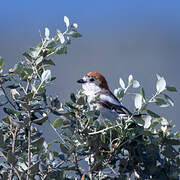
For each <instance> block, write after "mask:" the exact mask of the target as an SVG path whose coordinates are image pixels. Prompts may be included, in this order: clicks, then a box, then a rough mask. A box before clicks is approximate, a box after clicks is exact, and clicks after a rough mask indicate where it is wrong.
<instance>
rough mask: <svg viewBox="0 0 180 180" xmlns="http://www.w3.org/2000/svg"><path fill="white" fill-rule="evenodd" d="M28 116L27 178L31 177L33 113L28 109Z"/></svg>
mask: <svg viewBox="0 0 180 180" xmlns="http://www.w3.org/2000/svg"><path fill="white" fill-rule="evenodd" d="M28 118H29V126H28V171H27V178H26V179H27V180H29V179H30V174H31V171H30V167H31V125H32V122H31V115H30V112H29V111H28Z"/></svg>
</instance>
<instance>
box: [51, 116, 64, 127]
mask: <svg viewBox="0 0 180 180" xmlns="http://www.w3.org/2000/svg"><path fill="white" fill-rule="evenodd" d="M63 121H64V120H63V119H62V118H58V119H56V120H55V121H54V123H53V127H54V128H60V127H61V126H62V124H63Z"/></svg>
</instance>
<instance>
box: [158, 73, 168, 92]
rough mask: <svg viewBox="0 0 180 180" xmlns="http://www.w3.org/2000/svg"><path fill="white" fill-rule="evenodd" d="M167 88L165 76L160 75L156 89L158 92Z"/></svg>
mask: <svg viewBox="0 0 180 180" xmlns="http://www.w3.org/2000/svg"><path fill="white" fill-rule="evenodd" d="M165 89H166V81H165V79H164V78H163V77H159V76H158V80H157V82H156V90H157V92H158V93H161V92H162V91H164V90H165Z"/></svg>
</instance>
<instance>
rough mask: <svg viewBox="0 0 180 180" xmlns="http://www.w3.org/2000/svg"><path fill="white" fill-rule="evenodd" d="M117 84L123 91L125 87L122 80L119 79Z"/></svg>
mask: <svg viewBox="0 0 180 180" xmlns="http://www.w3.org/2000/svg"><path fill="white" fill-rule="evenodd" d="M119 84H120V86H121V87H122V88H123V89H125V88H126V87H125V83H124V81H123V79H122V78H120V79H119Z"/></svg>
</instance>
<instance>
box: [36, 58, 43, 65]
mask: <svg viewBox="0 0 180 180" xmlns="http://www.w3.org/2000/svg"><path fill="white" fill-rule="evenodd" d="M42 60H43V56H40V57H39V58H38V59H37V60H36V65H38V64H40V63H41V62H42Z"/></svg>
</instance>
